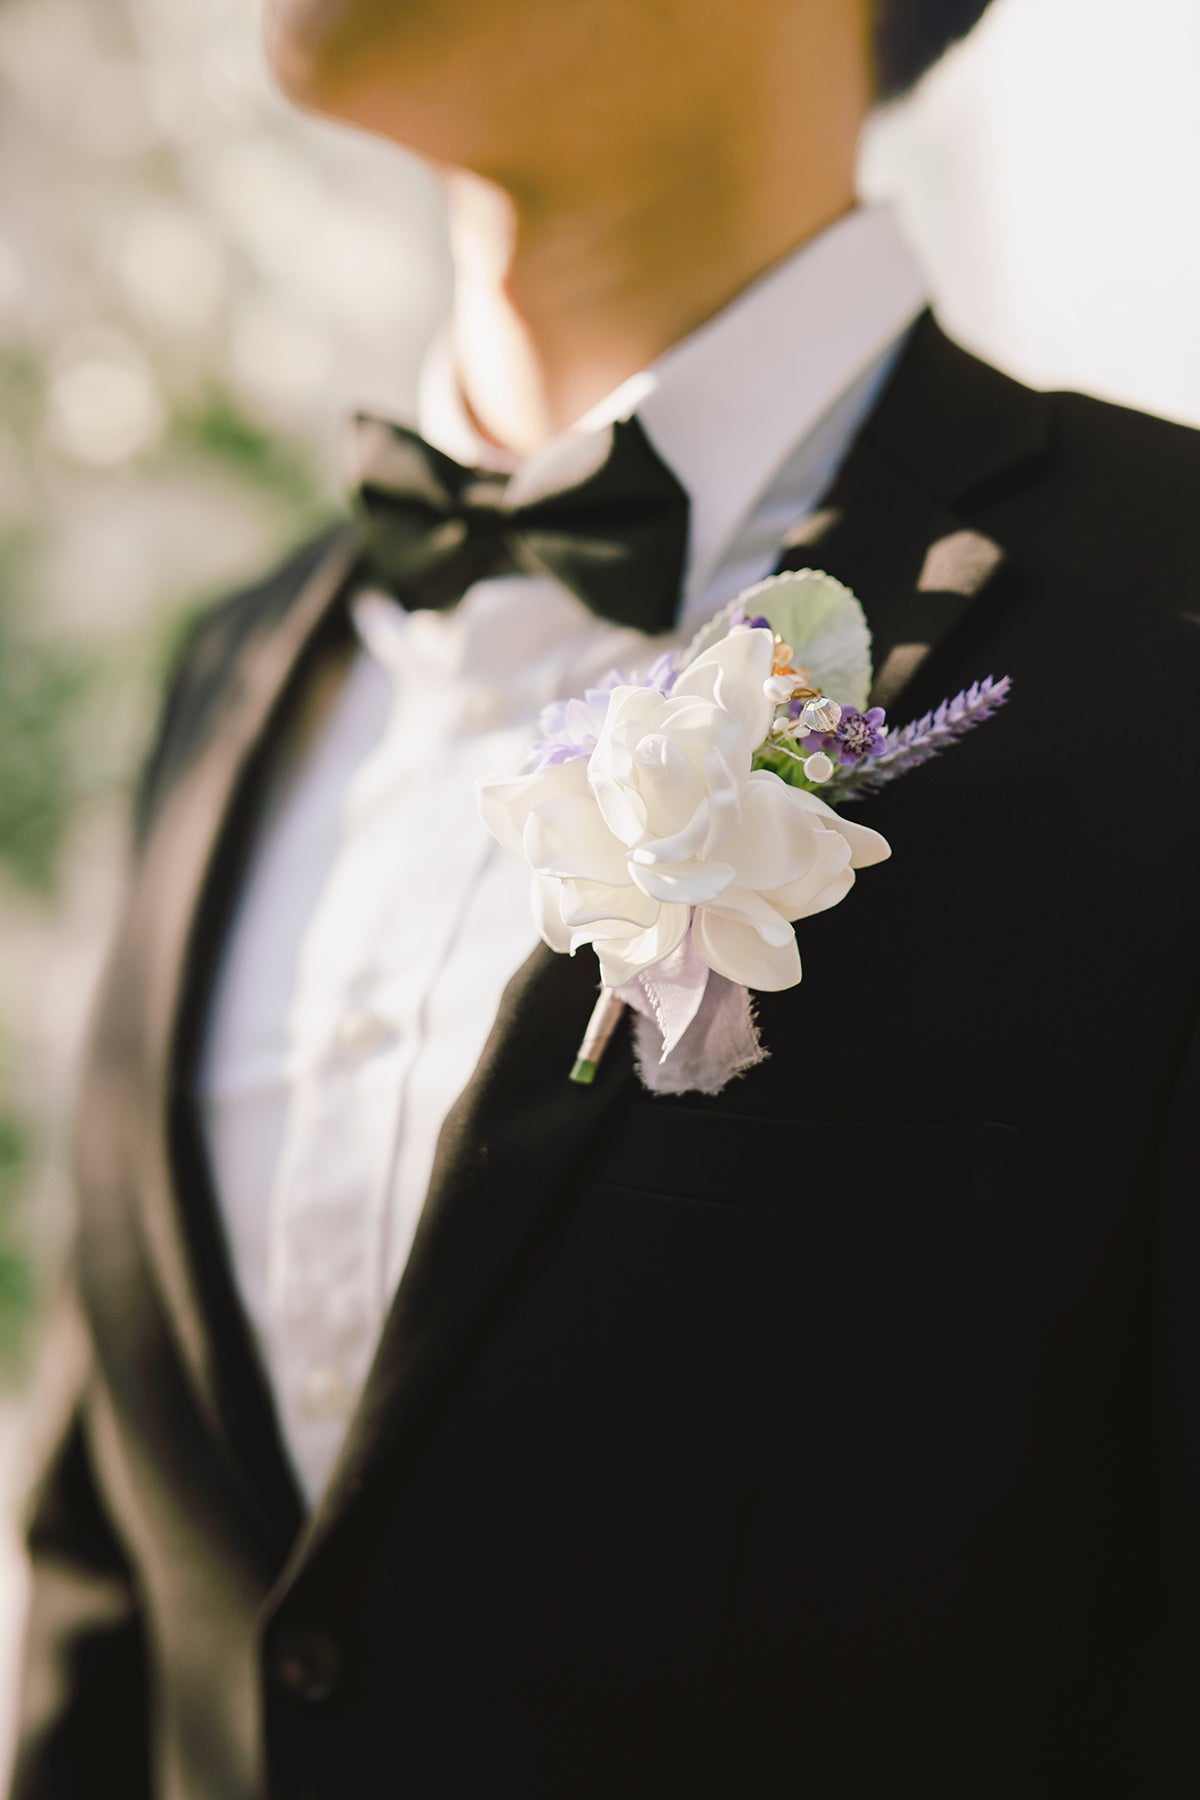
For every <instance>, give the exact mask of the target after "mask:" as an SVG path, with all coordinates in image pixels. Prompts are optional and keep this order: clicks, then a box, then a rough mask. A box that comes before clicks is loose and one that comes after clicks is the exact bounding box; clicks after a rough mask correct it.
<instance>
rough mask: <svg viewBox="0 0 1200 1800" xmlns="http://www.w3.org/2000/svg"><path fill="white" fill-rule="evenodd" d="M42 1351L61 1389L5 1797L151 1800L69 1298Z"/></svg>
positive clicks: (132, 1651) (37, 1507)
mask: <svg viewBox="0 0 1200 1800" xmlns="http://www.w3.org/2000/svg"><path fill="white" fill-rule="evenodd" d="M45 1351H46V1359H47V1367H48V1368H49V1369H52V1370H53V1374H54V1380H55V1385H56V1387H58V1388H59V1389H60V1390H61V1391H60V1393H59V1396H58V1404H57V1405H56V1406H54V1408H53V1411H54V1413H55V1414H56V1416H57V1417H58V1419H59V1420H60V1423H59V1425H58V1428H57V1429H56V1430H55V1431H54V1433H53V1437H52V1442H51V1446H50V1448H49V1451H48V1453H46V1454H45V1455H44V1456H43V1458H42V1463H41V1473H40V1477H39V1479H38V1481H37V1484H36V1488H35V1491H34V1496H33V1500H32V1504H31V1506H30V1509H29V1515H28V1521H27V1529H26V1541H27V1545H28V1551H29V1558H30V1565H31V1585H30V1599H29V1611H28V1614H27V1619H26V1628H25V1645H24V1655H23V1663H22V1676H21V1686H20V1695H19V1701H18V1711H17V1722H16V1727H17V1728H16V1739H17V1743H16V1758H15V1768H14V1774H13V1781H12V1787H11V1791H10V1800H110V1797H111V1796H114V1795H120V1796H121V1800H143V1797H146V1800H149V1795H150V1792H151V1778H150V1752H149V1707H148V1703H147V1692H146V1658H145V1653H144V1644H143V1635H142V1624H141V1619H140V1617H139V1606H138V1596H137V1591H136V1587H135V1584H134V1581H133V1579H132V1576H131V1573H130V1569H129V1565H128V1561H127V1559H126V1557H125V1555H124V1553H123V1551H122V1548H121V1545H120V1543H119V1541H118V1539H117V1536H116V1534H115V1532H114V1530H113V1528H112V1525H111V1523H110V1521H109V1519H108V1517H107V1516H106V1513H105V1510H104V1507H103V1504H102V1502H101V1499H100V1496H99V1492H98V1487H97V1483H96V1480H95V1477H94V1472H93V1465H92V1454H91V1446H90V1441H89V1409H90V1403H91V1395H92V1380H93V1378H92V1373H91V1363H90V1356H89V1353H88V1349H87V1341H86V1329H85V1327H84V1325H83V1323H82V1318H81V1314H80V1310H79V1308H78V1304H77V1303H76V1302H75V1301H74V1300H71V1301H70V1302H68V1303H66V1304H64V1306H63V1307H62V1308H61V1310H60V1314H59V1317H58V1318H57V1319H56V1321H55V1325H54V1327H53V1328H52V1330H51V1332H50V1334H49V1337H48V1341H47V1343H46V1346H45ZM68 1370H69V1371H70V1378H69V1380H67V1379H65V1377H66V1374H67V1371H68Z"/></svg>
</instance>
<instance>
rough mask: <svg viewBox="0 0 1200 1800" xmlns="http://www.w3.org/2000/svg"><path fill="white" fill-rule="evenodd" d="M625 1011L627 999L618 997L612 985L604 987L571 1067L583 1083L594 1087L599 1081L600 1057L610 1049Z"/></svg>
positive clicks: (582, 1085)
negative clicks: (597, 1075)
mask: <svg viewBox="0 0 1200 1800" xmlns="http://www.w3.org/2000/svg"><path fill="white" fill-rule="evenodd" d="M624 1011H625V1002H624V1001H623V1000H618V998H617V996H616V994H615V993H614V991H613V989H612V988H606V987H602V988H601V989H600V998H599V999H598V1000H597V1002H596V1004H595V1006H594V1007H593V1008H592V1016H591V1018H590V1019H589V1020H588V1024H587V1030H586V1031H585V1032H584V1034H583V1042H582V1043H581V1044H580V1046H579V1049H578V1050H577V1051H576V1053H575V1066H574V1068H573V1069H572V1070H571V1080H572V1081H575V1082H578V1083H579V1085H580V1086H581V1087H590V1086H591V1085H592V1083H593V1082H594V1081H595V1079H596V1070H597V1069H598V1068H599V1067H600V1059H601V1057H602V1056H603V1055H604V1052H605V1051H606V1050H607V1049H608V1046H609V1044H610V1043H611V1041H612V1035H613V1032H614V1031H615V1030H616V1029H617V1025H618V1023H619V1021H620V1018H621V1014H622V1013H623V1012H624Z"/></svg>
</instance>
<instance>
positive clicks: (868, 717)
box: [792, 700, 888, 769]
mask: <svg viewBox="0 0 1200 1800" xmlns="http://www.w3.org/2000/svg"><path fill="white" fill-rule="evenodd" d="M792 706H793V707H794V708H798V709H799V710H797V711H794V712H793V713H792V717H793V718H798V717H799V716H800V710H803V703H802V702H799V701H795V700H793V702H792ZM886 716H887V715H886V714H885V712H884V710H883V708H882V706H872V707H871V708H870V710H869V711H867V712H860V711H859V709H858V707H857V706H843V708H842V717H841V720H840V722H839V724H838V728H837V730H836V731H822V732H815V731H814V732H813V733H812V734H811V735H810V736H809V737H806V738H805V740H804V748H805V750H806V751H809V750H824V752H825V754H826V755H827V756H832V757H834V758H835V759H836V760H837V762H839V763H840V764H841V765H842V767H843V768H844V769H853V768H855V767H856V766H857V764H859V763H860V762H861V761H862V760H863V758H864V757H865V756H882V755H883V753H884V751H885V750H886V749H887V747H888V741H887V736H886V734H885V733H884V730H883V723H884V720H885V718H886Z"/></svg>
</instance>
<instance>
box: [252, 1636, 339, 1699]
mask: <svg viewBox="0 0 1200 1800" xmlns="http://www.w3.org/2000/svg"><path fill="white" fill-rule="evenodd" d="M345 1662H346V1659H345V1656H344V1654H343V1651H342V1646H341V1645H340V1644H339V1643H338V1641H337V1639H336V1638H335V1637H333V1636H331V1635H330V1633H329V1632H327V1631H318V1630H316V1629H315V1628H313V1627H312V1626H297V1625H291V1626H285V1627H282V1628H281V1629H280V1630H278V1631H275V1632H272V1634H271V1636H270V1638H269V1639H268V1641H267V1672H268V1674H269V1675H270V1677H271V1679H272V1681H273V1682H275V1684H276V1685H277V1686H278V1687H281V1688H283V1689H284V1690H285V1692H287V1693H289V1694H292V1695H294V1696H295V1698H296V1699H297V1700H310V1701H314V1702H316V1701H321V1700H331V1699H332V1698H333V1696H334V1694H335V1693H336V1692H337V1690H338V1688H339V1687H340V1685H341V1680H342V1674H343V1671H344V1669H345Z"/></svg>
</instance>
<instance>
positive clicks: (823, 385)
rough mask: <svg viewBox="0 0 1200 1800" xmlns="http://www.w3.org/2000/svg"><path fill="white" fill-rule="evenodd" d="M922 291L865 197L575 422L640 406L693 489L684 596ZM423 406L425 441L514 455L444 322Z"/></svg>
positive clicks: (465, 456)
mask: <svg viewBox="0 0 1200 1800" xmlns="http://www.w3.org/2000/svg"><path fill="white" fill-rule="evenodd" d="M925 303H926V285H925V281H924V278H923V276H922V274H921V271H920V269H919V267H918V265H917V263H916V261H915V260H914V258H913V256H912V254H911V252H910V251H909V250H908V247H907V246H906V244H905V243H904V240H903V239H902V237H901V236H900V232H899V229H898V227H897V225H896V221H895V217H894V214H893V212H892V210H891V208H890V207H887V206H870V207H858V208H856V209H855V210H853V211H852V212H849V213H847V214H845V216H844V217H843V218H841V219H839V220H838V221H837V222H836V223H835V224H833V225H830V226H828V227H827V228H826V229H825V230H824V231H822V232H821V233H819V235H818V236H817V237H815V238H813V239H811V240H810V241H809V242H808V243H806V244H804V245H803V246H802V247H801V248H800V249H799V250H796V251H793V252H792V253H791V254H790V255H789V256H787V257H786V258H785V259H784V260H783V261H782V262H780V263H778V264H777V265H776V266H775V267H774V268H773V269H770V270H768V271H767V273H766V274H764V275H762V276H760V277H759V278H758V280H756V281H755V282H753V283H752V284H751V285H750V286H749V287H748V288H746V289H744V290H743V291H742V293H741V294H739V295H738V296H737V298H736V299H734V300H732V301H730V302H729V304H728V305H727V306H725V307H724V308H722V310H721V311H720V312H719V313H718V314H716V316H715V317H714V318H712V319H710V320H708V321H707V322H706V323H705V324H704V325H701V326H700V327H699V328H698V329H697V330H696V331H693V332H691V333H690V334H689V335H688V336H687V337H686V338H683V339H681V340H680V342H679V343H677V344H675V345H673V346H672V348H671V349H670V350H668V351H666V353H665V354H664V355H663V356H661V357H659V358H658V360H657V361H656V362H654V363H653V364H652V365H651V366H650V367H649V368H647V369H644V370H642V371H641V372H640V373H639V374H637V375H634V376H632V377H631V378H630V379H629V380H628V381H625V382H622V383H621V385H620V386H619V387H618V388H616V389H614V390H613V392H612V393H611V394H609V395H608V396H607V397H606V398H605V399H604V400H602V401H601V402H600V403H599V405H597V406H595V407H593V408H592V409H591V410H590V411H589V412H588V413H586V414H585V415H584V417H583V418H581V419H580V420H579V421H578V423H577V424H576V425H575V426H573V427H572V431H573V432H578V431H584V432H586V431H596V430H600V429H602V428H603V427H605V426H607V425H610V424H612V423H613V421H614V420H617V419H627V418H630V417H632V416H633V415H634V414H635V413H636V415H637V417H638V420H639V421H640V423H641V425H642V427H643V429H644V430H645V432H646V434H647V436H648V437H649V438H650V440H651V442H652V443H653V444H654V446H655V448H656V449H657V450H658V452H659V454H660V455H661V456H662V457H663V459H664V461H665V462H666V463H667V464H668V465H669V467H670V468H671V469H673V470H674V472H675V474H676V476H677V477H678V479H679V480H680V481H681V482H682V484H683V486H684V487H685V488H686V489H687V492H688V496H689V499H690V501H691V530H690V543H689V554H688V565H687V574H686V578H685V583H684V596H683V605H684V607H685V608H686V607H687V605H688V603H689V601H690V600H691V599H693V598H694V596H695V595H696V594H697V593H698V592H699V591H700V590H701V589H702V588H703V587H704V585H705V584H706V582H707V581H708V580H709V578H710V577H711V575H712V574H713V572H714V570H715V569H716V568H717V566H718V564H719V563H720V562H721V559H722V556H723V553H724V552H725V550H726V549H727V547H728V546H729V544H730V542H731V541H732V539H733V537H734V535H735V533H736V532H737V530H738V527H739V526H740V525H741V524H742V523H743V521H744V520H745V519H746V518H747V516H748V515H749V514H750V512H751V511H752V509H753V508H754V506H755V504H756V503H757V502H758V501H759V500H760V499H761V498H762V496H763V495H764V494H765V493H766V491H767V490H768V488H769V487H770V485H771V482H772V479H773V478H774V476H775V475H776V474H777V473H778V472H779V470H780V469H781V468H782V466H783V465H784V464H785V462H786V461H787V460H788V458H789V457H790V456H792V455H793V454H794V453H795V451H796V449H797V447H798V446H799V445H800V444H802V443H803V442H804V441H805V439H807V438H808V437H809V436H811V434H812V433H813V432H815V431H816V430H817V428H818V427H819V426H820V424H821V422H822V421H823V420H824V419H825V418H826V417H827V415H828V414H829V413H830V412H831V411H832V410H833V409H834V408H835V407H836V406H837V404H838V402H839V400H841V399H842V398H843V397H844V396H845V395H846V394H847V393H848V391H849V390H850V389H851V388H853V387H854V386H855V384H856V383H858V382H859V381H861V379H862V378H863V377H864V375H866V374H867V372H868V371H869V370H870V369H871V367H872V366H873V365H874V364H876V363H877V362H878V361H879V359H880V357H881V356H883V355H884V353H885V352H886V351H887V350H888V348H889V347H890V346H891V345H893V344H894V343H895V342H896V341H897V340H898V339H899V338H900V337H901V335H902V334H903V332H904V331H905V330H906V329H907V327H908V326H909V325H911V323H912V321H913V320H914V319H915V317H916V316H917V314H918V313H919V312H920V310H921V309H922V307H923V306H924V305H925ZM418 418H419V421H420V426H421V430H422V432H423V434H424V435H425V436H426V437H427V438H428V439H429V441H430V442H431V443H433V444H435V445H437V446H438V448H440V449H442V450H444V451H445V452H446V453H447V454H448V455H450V456H453V457H455V458H456V459H457V460H458V461H460V462H464V463H467V464H475V465H477V466H483V467H487V466H490V467H493V468H495V467H500V468H505V467H512V466H513V461H512V459H506V458H505V457H504V455H503V453H502V452H498V451H497V450H496V449H495V447H494V446H489V445H488V444H487V443H486V441H485V440H483V439H482V438H481V437H480V435H479V433H478V431H477V430H476V429H475V427H474V425H473V423H472V421H471V419H470V416H469V414H468V413H467V411H466V408H465V406H464V404H463V401H462V396H461V393H460V391H459V388H458V384H457V381H456V378H455V371H454V363H453V353H452V350H451V346H450V340H449V335H448V333H443V334H441V335H440V336H439V338H438V339H437V340H435V343H434V345H433V347H432V349H431V351H430V354H429V356H428V357H427V359H426V363H425V367H424V369H423V372H422V378H421V384H420V390H419V394H418ZM552 448H553V447H552V446H551V447H548V450H550V451H551V452H552ZM541 454H542V452H539V455H541Z"/></svg>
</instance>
